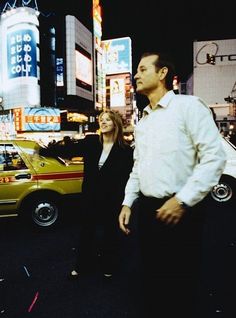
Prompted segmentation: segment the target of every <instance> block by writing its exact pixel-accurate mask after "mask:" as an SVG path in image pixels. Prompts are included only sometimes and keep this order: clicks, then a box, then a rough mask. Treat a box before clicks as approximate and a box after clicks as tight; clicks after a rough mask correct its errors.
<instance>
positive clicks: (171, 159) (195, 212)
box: [119, 52, 226, 318]
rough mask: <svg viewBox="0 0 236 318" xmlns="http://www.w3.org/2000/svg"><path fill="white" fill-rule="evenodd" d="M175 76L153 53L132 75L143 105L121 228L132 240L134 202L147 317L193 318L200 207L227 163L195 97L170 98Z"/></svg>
mask: <svg viewBox="0 0 236 318" xmlns="http://www.w3.org/2000/svg"><path fill="white" fill-rule="evenodd" d="M174 75H175V73H174V66H173V64H172V63H171V61H170V60H169V59H168V57H167V56H165V55H164V54H162V53H159V52H158V53H156V52H154V53H145V54H143V56H142V57H141V60H140V62H139V65H138V69H137V73H136V74H135V76H134V78H135V80H136V86H137V88H136V91H137V93H140V94H143V95H146V96H147V97H148V99H149V105H148V106H147V107H146V108H144V111H143V117H142V119H141V120H140V121H139V123H138V124H137V126H136V129H135V149H134V160H135V161H134V166H133V170H132V172H131V174H130V178H129V180H128V182H127V185H126V190H125V198H124V201H123V207H122V210H121V212H120V215H119V225H120V228H121V230H122V231H123V232H124V233H126V234H129V233H130V229H129V227H128V225H129V221H130V215H131V207H132V204H133V202H134V201H135V200H136V199H137V198H139V199H138V200H139V201H138V202H139V212H140V213H139V225H140V226H139V236H140V243H141V245H140V246H141V253H142V254H141V255H142V259H143V261H144V262H143V265H144V267H143V274H144V278H145V284H144V286H142V289H143V291H144V293H143V295H145V296H146V299H148V302H147V303H148V304H147V306H146V307H145V309H144V310H145V317H147V318H151V317H161V318H167V317H168V318H172V317H181V318H184V317H186V318H190V317H192V316H191V310H192V307H193V306H192V305H191V303H192V301H193V292H194V291H195V285H194V284H195V283H196V279H197V276H196V273H197V270H198V269H199V266H198V264H199V263H198V262H199V252H200V242H201V240H200V239H201V230H202V224H203V221H204V207H203V204H202V203H203V202H204V200H203V199H204V198H205V197H206V196H207V194H208V193H209V192H210V190H211V188H212V187H213V186H214V185H215V184H217V183H218V181H219V179H220V176H221V174H222V172H223V170H224V167H225V163H226V155H225V153H224V150H223V148H222V143H221V136H220V134H219V132H218V129H217V127H216V125H215V122H214V120H213V117H212V112H211V110H210V108H208V106H207V105H206V104H205V103H204V102H203V101H202V100H201V99H200V98H198V97H195V96H187V95H176V94H175V93H174V92H173V91H172V87H173V77H174ZM151 284H152V285H151ZM153 288H154V290H153ZM149 291H151V292H149ZM180 291H183V292H180ZM152 296H153V297H152ZM143 314H144V313H140V317H141V316H142V315H143ZM158 314H160V316H158Z"/></svg>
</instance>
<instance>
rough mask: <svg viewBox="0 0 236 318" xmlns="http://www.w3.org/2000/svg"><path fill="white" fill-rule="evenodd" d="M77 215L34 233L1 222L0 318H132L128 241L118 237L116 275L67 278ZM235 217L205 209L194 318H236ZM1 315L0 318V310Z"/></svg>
mask: <svg viewBox="0 0 236 318" xmlns="http://www.w3.org/2000/svg"><path fill="white" fill-rule="evenodd" d="M78 222H79V219H78V218H77V217H76V211H75V212H74V213H73V214H72V218H70V219H69V218H66V219H64V221H63V222H62V223H61V224H59V226H57V227H56V228H52V229H43V230H41V229H36V228H31V227H28V226H26V225H25V224H24V223H22V221H21V220H20V219H8V220H6V219H0V278H3V279H4V281H1V280H0V304H1V306H2V307H0V309H1V310H2V309H3V310H4V313H1V314H0V317H7V318H25V317H32V318H34V317H37V318H51V317H55V318H137V317H139V315H138V306H137V305H138V303H137V302H138V297H137V291H138V289H139V276H138V251H137V241H136V236H135V219H134V221H133V224H132V226H133V229H134V235H133V236H131V237H130V238H129V239H127V238H125V237H124V242H123V243H124V249H123V250H122V253H121V257H120V264H119V268H120V270H119V272H118V273H117V275H115V276H114V277H113V278H112V279H111V280H105V279H104V277H103V275H102V274H101V272H100V270H99V264H97V266H96V268H97V270H96V271H94V273H93V274H91V275H88V276H83V277H81V278H80V279H79V280H77V281H70V280H69V279H68V277H67V275H68V273H69V272H70V270H71V269H72V268H73V265H74V261H75V257H76V252H77V243H78V234H79V233H78ZM235 229H236V212H235V211H234V207H232V208H230V209H222V208H221V209H209V212H208V216H207V222H206V225H205V234H204V242H205V243H204V248H203V256H204V257H203V276H202V277H203V283H202V290H201V299H199V317H201V318H219V317H220V318H235V317H236V308H235V307H236V306H235V296H236V274H235V269H236V230H235ZM1 310H0V312H1Z"/></svg>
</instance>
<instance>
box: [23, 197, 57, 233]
mask: <svg viewBox="0 0 236 318" xmlns="http://www.w3.org/2000/svg"><path fill="white" fill-rule="evenodd" d="M59 202H60V200H59V198H57V197H55V196H52V195H51V196H50V195H40V196H37V197H36V196H34V197H31V198H30V199H29V200H28V201H27V203H26V205H25V207H26V212H27V217H28V216H29V215H30V216H31V221H32V222H33V224H35V225H37V226H40V227H48V226H52V225H54V224H55V223H56V221H57V219H58V216H59V204H60V203H59Z"/></svg>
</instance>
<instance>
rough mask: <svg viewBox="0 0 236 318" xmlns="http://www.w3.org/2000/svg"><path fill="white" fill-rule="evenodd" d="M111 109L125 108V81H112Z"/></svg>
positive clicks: (120, 79) (121, 79) (119, 79)
mask: <svg viewBox="0 0 236 318" xmlns="http://www.w3.org/2000/svg"><path fill="white" fill-rule="evenodd" d="M110 96H111V102H110V106H111V107H116V106H125V79H124V78H116V79H111V80H110Z"/></svg>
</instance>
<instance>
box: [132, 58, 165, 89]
mask: <svg viewBox="0 0 236 318" xmlns="http://www.w3.org/2000/svg"><path fill="white" fill-rule="evenodd" d="M156 59H157V56H156V55H150V56H147V57H144V58H142V59H141V60H140V62H139V65H138V68H137V73H136V74H135V76H134V79H135V80H136V91H137V92H138V93H141V94H144V95H148V94H150V93H151V92H152V91H154V90H155V89H156V88H158V86H159V83H160V76H159V72H158V71H156V68H155V65H154V62H155V60H156Z"/></svg>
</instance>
